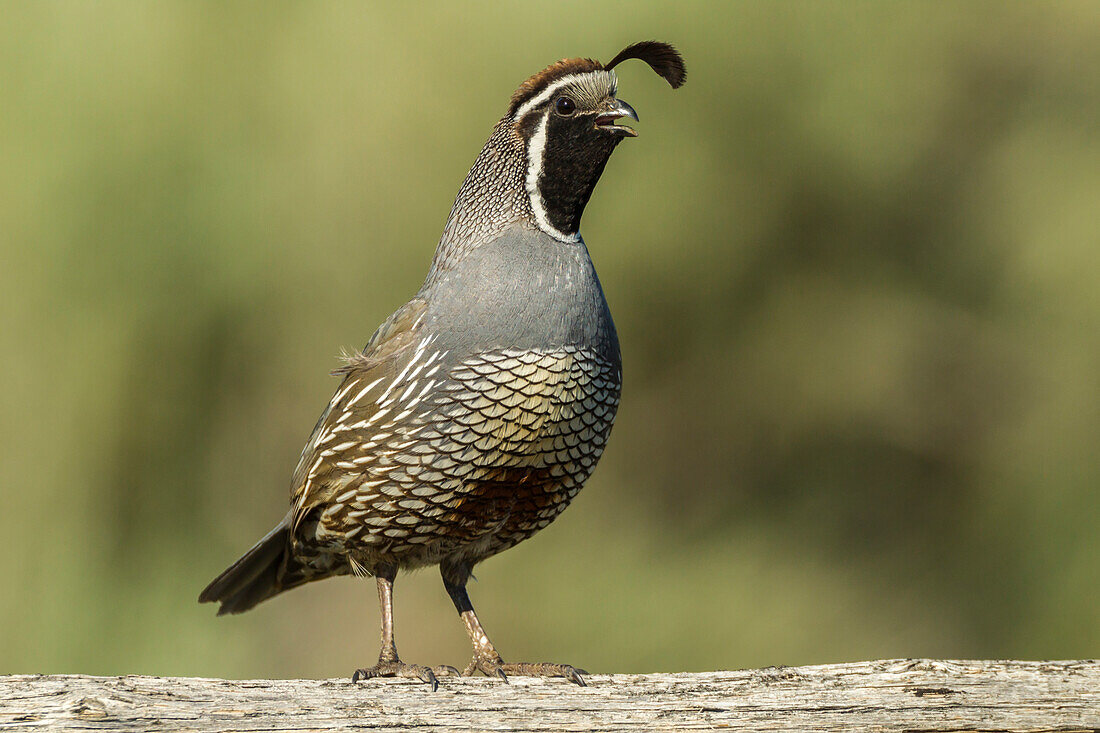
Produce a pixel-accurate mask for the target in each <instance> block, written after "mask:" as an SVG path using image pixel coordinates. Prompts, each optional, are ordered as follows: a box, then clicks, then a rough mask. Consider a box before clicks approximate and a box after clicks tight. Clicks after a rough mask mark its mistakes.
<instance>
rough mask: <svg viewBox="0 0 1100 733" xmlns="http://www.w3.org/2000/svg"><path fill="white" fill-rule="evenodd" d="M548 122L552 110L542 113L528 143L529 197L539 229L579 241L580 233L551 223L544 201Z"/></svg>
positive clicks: (563, 238) (552, 234)
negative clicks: (542, 180)
mask: <svg viewBox="0 0 1100 733" xmlns="http://www.w3.org/2000/svg"><path fill="white" fill-rule="evenodd" d="M524 106H526V105H524ZM548 124H550V110H546V111H545V112H543V113H542V119H541V120H539V126H538V127H537V128H535V133H534V134H533V135H531V140H530V142H528V143H527V197H528V198H529V199H530V200H531V213H533V214H534V215H535V222H536V223H537V224H538V225H539V229H541V230H542V231H544V232H546V233H547V234H549V235H550V236H551V237H553V238H554V239H557V240H559V241H561V242H577V241H579V240H580V238H581V237H580V234H566V233H565V232H562V231H559V230H558V229H556V228H555V227H554V225H553V224H551V223H550V219H549V217H547V215H546V206H545V204H544V203H543V201H542V192H541V191H539V176H540V175H542V157H543V154H544V153H545V152H546V126H547V125H548Z"/></svg>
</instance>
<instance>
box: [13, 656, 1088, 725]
mask: <svg viewBox="0 0 1100 733" xmlns="http://www.w3.org/2000/svg"><path fill="white" fill-rule="evenodd" d="M440 683H441V684H440V688H439V691H438V692H435V693H432V692H430V691H429V689H428V687H427V686H426V685H424V684H423V683H420V682H416V681H412V680H404V679H401V680H393V679H386V680H369V681H366V682H360V683H359V684H357V685H356V684H352V683H351V682H350V681H348V680H343V679H339V680H239V681H236V680H218V679H200V678H181V677H142V676H129V677H87V676H83V675H13V676H8V677H0V730H20V731H24V730H25V731H46V730H51V731H52V730H75V729H79V730H86V731H95V730H124V731H131V730H132V731H136V730H172V731H177V730H178V731H291V730H296V731H297V730H305V731H337V730H372V731H406V730H410V729H415V730H425V731H471V730H474V731H476V730H492V731H635V730H637V731H679V730H711V729H722V730H732V731H1029V732H1035V731H1100V663H1097V662H1096V661H1068V662H1017V661H936V660H924V659H916V660H914V659H907V660H883V661H877V662H857V663H852V664H829V665H819V666H813V667H768V668H765V669H750V670H741V671H733V672H704V673H692V674H644V675H643V674H639V675H628V674H622V675H590V676H589V677H588V687H577V686H574V685H572V684H570V683H568V682H566V681H564V680H560V679H532V678H519V677H517V678H513V679H512V683H511V684H510V685H506V684H504V683H502V682H500V681H499V680H491V679H486V678H483V677H479V678H458V679H456V678H453V677H448V678H442V679H441V680H440Z"/></svg>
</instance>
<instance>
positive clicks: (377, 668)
mask: <svg viewBox="0 0 1100 733" xmlns="http://www.w3.org/2000/svg"><path fill="white" fill-rule="evenodd" d="M396 575H397V572H396V570H395V569H393V568H381V569H379V571H378V573H377V575H376V576H375V580H376V581H377V584H378V603H379V605H380V606H381V607H382V648H381V651H379V652H378V664H376V665H374V666H373V667H366V668H363V669H357V670H355V673H354V674H353V675H352V676H351V681H352V682H358V681H359V680H369V679H371V678H372V677H410V678H413V679H419V680H423V681H424V682H427V683H428V684H429V685H430V686H431V688H432V692H435V691H436V690H438V689H439V680H438V679H436V675H437V674H440V675H450V674H454V675H457V674H458V670H457V669H455V668H454V667H451V666H449V665H442V666H439V667H435V668H431V667H422V666H421V665H419V664H405V663H404V662H402V661H401V659H400V658H398V656H397V645H396V644H395V643H394V640H393V580H394V578H395V577H396Z"/></svg>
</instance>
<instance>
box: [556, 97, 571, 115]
mask: <svg viewBox="0 0 1100 733" xmlns="http://www.w3.org/2000/svg"><path fill="white" fill-rule="evenodd" d="M554 111H555V112H557V113H558V114H559V115H561V116H562V117H568V116H569V115H571V114H573V113H574V112H576V111H577V103H576V102H574V101H573V100H572V99H570V98H569V97H558V101H556V102H554Z"/></svg>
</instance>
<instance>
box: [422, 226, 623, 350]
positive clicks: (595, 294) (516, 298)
mask: <svg viewBox="0 0 1100 733" xmlns="http://www.w3.org/2000/svg"><path fill="white" fill-rule="evenodd" d="M428 283H429V284H427V285H426V286H425V289H424V290H422V291H421V293H420V295H421V297H423V298H425V299H426V300H427V301H428V303H429V306H428V312H427V314H426V315H425V320H424V332H425V333H429V334H433V335H435V336H436V337H437V338H438V341H439V343H440V344H441V345H445V347H446V348H448V349H451V350H452V353H453V354H455V355H465V354H477V353H481V352H485V351H492V350H497V349H550V348H556V347H564V346H572V347H579V348H584V349H586V350H591V351H594V352H595V353H597V354H598V355H599V356H600V357H601V358H602V359H604V360H606V361H608V362H611V363H613V364H614V365H615V366H616V367H618V365H619V344H618V338H617V336H616V334H615V326H614V323H613V322H612V320H611V314H610V312H609V311H608V308H607V302H606V301H605V300H604V295H603V290H602V288H601V287H600V281H599V278H598V277H597V276H596V271H595V268H594V267H593V266H592V260H591V259H590V258H589V255H588V249H587V248H586V247H585V245H584V242H583V241H581V242H577V243H564V242H559V241H557V240H555V239H553V238H551V237H549V236H547V235H546V234H544V233H542V232H539V231H536V230H532V229H530V228H528V227H525V226H522V225H515V226H513V227H511V228H510V229H508V230H506V231H505V233H504V234H503V235H502V236H501V237H499V238H497V239H495V240H494V241H492V242H490V243H487V244H483V245H481V246H479V247H477V248H475V249H474V250H473V251H471V252H469V253H468V254H466V255H465V256H464V257H463V258H462V259H461V260H460V261H458V262H457V263H454V264H453V265H452V266H451V267H450V268H449V269H448V270H447V271H446V272H442V273H433V274H432V275H431V276H430V277H429V280H428Z"/></svg>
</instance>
